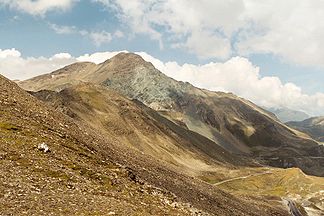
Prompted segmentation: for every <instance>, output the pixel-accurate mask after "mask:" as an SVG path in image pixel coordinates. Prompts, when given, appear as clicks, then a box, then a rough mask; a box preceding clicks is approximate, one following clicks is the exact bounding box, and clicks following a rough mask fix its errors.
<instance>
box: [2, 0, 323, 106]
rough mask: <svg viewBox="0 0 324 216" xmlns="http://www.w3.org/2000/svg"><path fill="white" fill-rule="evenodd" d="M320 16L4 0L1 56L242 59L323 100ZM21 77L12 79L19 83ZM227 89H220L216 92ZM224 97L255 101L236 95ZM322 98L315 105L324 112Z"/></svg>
mask: <svg viewBox="0 0 324 216" xmlns="http://www.w3.org/2000/svg"><path fill="white" fill-rule="evenodd" d="M278 5H280V6H281V7H280V8H281V9H280V10H277V7H278ZM261 10H262V13H261V12H260V11H261ZM321 12H323V13H324V5H323V4H322V2H321V1H320V0H319V1H317V0H314V1H312V3H309V1H307V0H297V1H291V0H287V1H286V2H285V3H282V2H281V1H277V0H274V1H253V0H233V1H223V0H217V1H213V0H210V1H208V0H203V1H202V2H200V3H199V4H197V2H195V1H186V0H180V1H173V0H162V1H150V2H148V1H145V0H134V1H132V2H131V3H130V2H129V1H125V0H89V1H87V0H79V1H78V0H58V1H45V0H38V1H32V0H17V1H14V0H0V49H1V50H0V52H1V51H2V52H4V51H5V50H11V49H13V48H14V49H15V50H17V51H18V52H19V53H20V56H19V58H21V59H23V60H25V61H28V59H29V58H39V57H41V56H43V57H45V58H48V59H49V58H51V57H52V56H53V55H55V54H57V53H69V54H70V55H71V56H72V57H75V58H77V57H79V56H82V55H84V54H86V53H89V54H93V53H97V52H106V51H119V50H128V51H131V52H145V53H147V54H149V55H151V56H154V57H155V58H156V59H158V60H160V61H161V62H163V63H167V62H171V61H175V62H177V64H178V65H180V66H181V65H183V64H185V63H188V64H192V65H196V66H201V65H206V64H208V63H210V62H214V63H217V62H220V63H223V64H226V62H227V61H229V60H231V59H232V58H233V57H237V56H239V57H241V58H244V59H247V60H248V61H249V63H251V64H252V65H251V68H252V67H253V68H255V67H257V68H258V70H259V71H258V74H257V76H258V79H262V78H263V77H272V76H273V77H277V78H279V80H280V82H281V84H280V85H282V86H284V85H285V84H286V83H290V82H291V83H294V84H295V85H296V87H298V88H300V89H301V93H300V95H301V96H300V97H302V96H303V95H302V94H306V95H307V96H309V97H312V96H314V95H315V94H317V93H320V94H321V93H324V85H323V83H324V68H323V67H324V61H323V60H324V51H322V50H324V47H323V44H324V42H323V39H322V38H323V37H322V36H324V30H323V29H324V21H322V20H324V17H321V16H323V15H321V14H323V13H321ZM322 18H323V19H322ZM314 20H315V21H316V22H314ZM3 55H4V56H6V58H2V60H1V59H0V69H2V68H1V61H2V62H4V61H9V60H8V58H9V57H7V56H8V55H7V54H3ZM0 56H1V54H0ZM11 59H12V58H11ZM2 64H3V65H5V63H2ZM6 64H7V62H6ZM29 65H31V64H29ZM3 68H4V69H2V70H5V69H6V70H8V69H7V68H8V67H7V68H6V67H3ZM31 69H32V66H31ZM165 69H166V68H165ZM199 70H200V69H199ZM251 70H253V69H251ZM44 72H48V71H44ZM0 73H1V71H0ZM166 73H167V72H166ZM224 73H227V74H230V75H228V76H236V74H235V73H234V72H231V71H224ZM7 74H9V76H10V71H9V72H8V71H5V75H7ZM15 74H16V75H15V76H12V77H11V78H20V77H19V76H17V71H15ZM183 76H185V75H183ZM210 76H212V74H210ZM23 77H24V76H22V77H21V78H23ZM184 79H186V78H184ZM217 81H218V80H216V83H217ZM243 82H244V81H243ZM271 82H272V81H271ZM199 85H200V86H201V87H205V86H207V84H206V85H205V84H204V83H200V84H199ZM215 85H216V84H215ZM251 85H252V84H251ZM258 85H260V83H259V84H258ZM208 86H210V85H208ZM222 87H223V86H220V84H218V83H217V86H215V89H222ZM209 88H213V87H209ZM280 88H281V87H280ZM282 88H283V87H282ZM224 90H226V91H234V93H236V94H239V95H240V96H241V95H242V96H247V97H248V99H250V98H252V99H253V98H254V96H249V95H247V94H243V93H242V94H240V91H238V90H237V91H235V89H234V90H233V89H232V88H229V89H226V88H225V87H224ZM282 91H283V90H282ZM294 97H295V96H294ZM319 98H320V99H316V100H315V99H314V100H313V99H312V100H311V101H313V102H314V103H317V104H319V106H321V105H322V102H323V101H322V100H323V99H322V96H320V97H319ZM295 100H296V98H295ZM257 102H258V101H257ZM294 102H295V101H294ZM307 105H309V104H307ZM278 106H279V105H278ZM305 106H306V105H305ZM323 106H324V105H323ZM298 108H299V109H303V108H302V107H298ZM303 110H305V109H303Z"/></svg>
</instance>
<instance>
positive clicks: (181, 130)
mask: <svg viewBox="0 0 324 216" xmlns="http://www.w3.org/2000/svg"><path fill="white" fill-rule="evenodd" d="M31 94H33V95H34V96H36V97H37V98H39V99H41V100H43V101H45V102H47V103H48V104H50V105H51V106H52V107H54V108H55V109H57V110H61V111H62V112H64V113H66V114H67V115H69V116H71V117H72V118H73V119H75V120H76V121H80V122H82V123H87V124H89V125H91V127H93V128H94V129H95V130H96V131H97V132H100V133H102V134H104V135H105V136H109V137H110V138H114V139H116V140H118V141H120V143H123V144H126V145H127V146H128V147H129V148H134V149H135V150H138V151H140V152H141V153H142V154H145V155H151V156H153V157H154V158H156V159H159V160H160V161H163V162H164V163H167V164H168V165H170V166H173V168H174V169H176V170H178V172H182V173H186V174H187V175H189V176H193V177H195V178H199V179H201V180H203V181H205V182H208V183H210V184H212V185H215V186H216V187H221V188H222V189H224V190H226V191H229V192H230V193H233V194H235V196H242V195H249V196H254V194H258V196H259V197H264V199H266V200H267V201H268V202H272V203H273V204H272V205H278V204H277V203H276V200H278V199H283V200H289V201H290V202H292V200H293V202H296V205H297V206H298V207H299V210H298V211H300V212H304V213H305V215H306V214H307V213H306V212H312V213H313V214H315V213H319V212H320V211H322V210H324V206H323V205H322V201H321V197H322V196H323V193H322V192H320V191H324V179H323V178H318V177H313V176H307V175H305V174H304V173H302V172H301V171H300V170H299V169H296V168H291V169H275V168H270V167H262V166H259V165H257V164H255V163H253V161H251V160H249V158H243V157H237V156H236V155H234V154H231V153H229V152H227V151H226V150H225V149H223V148H221V147H220V146H218V145H216V144H215V143H214V142H212V141H211V140H209V139H207V138H205V137H203V136H201V135H199V134H198V133H195V132H193V131H190V130H188V128H187V127H186V126H185V125H181V126H180V125H177V124H175V123H173V122H172V121H170V120H168V119H166V118H165V117H163V116H161V115H159V113H157V112H156V111H154V110H152V109H150V108H148V107H147V106H145V105H144V104H142V103H141V102H139V101H137V100H130V99H128V98H125V97H124V96H122V95H120V94H118V93H116V92H114V91H112V90H110V89H107V88H105V87H101V86H96V85H93V84H89V83H82V84H78V85H74V86H72V87H68V88H66V89H64V90H62V91H60V92H54V91H49V90H41V91H39V92H31ZM282 179H285V181H282ZM269 182H270V183H271V184H270V183H269ZM309 185H311V187H310V186H309Z"/></svg>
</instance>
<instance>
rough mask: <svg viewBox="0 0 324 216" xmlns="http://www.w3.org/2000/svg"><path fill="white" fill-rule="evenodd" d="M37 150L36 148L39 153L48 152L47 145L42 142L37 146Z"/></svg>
mask: <svg viewBox="0 0 324 216" xmlns="http://www.w3.org/2000/svg"><path fill="white" fill-rule="evenodd" d="M37 148H38V150H39V151H42V152H45V153H46V152H49V151H50V149H49V147H48V145H46V143H44V142H43V143H41V144H39V145H38V147H37Z"/></svg>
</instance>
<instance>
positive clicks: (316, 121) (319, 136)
mask: <svg viewBox="0 0 324 216" xmlns="http://www.w3.org/2000/svg"><path fill="white" fill-rule="evenodd" d="M286 124H287V125H288V126H289V127H292V128H295V129H296V130H299V131H302V132H305V133H307V134H308V135H309V136H311V137H312V138H313V139H315V140H318V141H320V142H324V116H320V117H313V118H309V119H306V120H304V121H300V122H298V121H292V122H287V123H286Z"/></svg>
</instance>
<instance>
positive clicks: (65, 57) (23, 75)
mask: <svg viewBox="0 0 324 216" xmlns="http://www.w3.org/2000/svg"><path fill="white" fill-rule="evenodd" d="M75 61H76V59H75V58H73V57H72V56H71V55H70V54H68V53H59V54H55V55H53V56H52V57H50V58H46V57H37V58H35V57H27V58H24V57H22V55H21V53H20V52H19V51H18V50H16V49H6V50H1V49H0V73H1V74H2V75H4V76H6V77H8V78H10V79H19V80H23V79H27V78H31V77H34V76H37V75H40V74H44V73H49V72H51V71H53V70H56V69H58V68H61V67H63V66H65V65H68V64H71V63H73V62H75Z"/></svg>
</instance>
